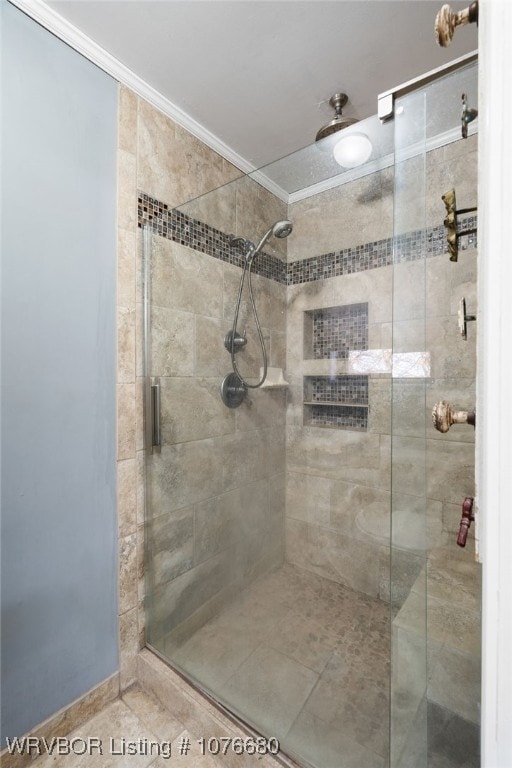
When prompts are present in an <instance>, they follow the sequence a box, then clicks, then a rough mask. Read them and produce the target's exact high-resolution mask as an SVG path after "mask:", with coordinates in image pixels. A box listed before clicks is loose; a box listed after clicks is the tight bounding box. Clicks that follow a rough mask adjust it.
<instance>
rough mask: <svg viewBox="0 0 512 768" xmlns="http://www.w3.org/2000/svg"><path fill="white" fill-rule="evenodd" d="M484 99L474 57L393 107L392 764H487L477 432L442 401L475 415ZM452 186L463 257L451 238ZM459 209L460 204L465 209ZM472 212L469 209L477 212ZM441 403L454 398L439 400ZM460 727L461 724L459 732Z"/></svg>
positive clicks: (406, 766) (458, 242) (402, 765)
mask: <svg viewBox="0 0 512 768" xmlns="http://www.w3.org/2000/svg"><path fill="white" fill-rule="evenodd" d="M462 93H465V94H467V99H468V104H469V105H470V106H476V105H477V68H476V64H471V65H469V66H466V67H464V68H462V69H461V70H459V71H457V72H455V73H453V74H450V75H448V76H445V77H443V78H439V79H438V80H436V81H435V82H433V83H431V84H429V85H428V86H426V87H424V88H421V89H418V90H417V91H416V92H414V93H411V94H410V95H408V96H404V97H403V98H401V99H399V100H397V102H396V104H395V118H394V125H395V182H394V275H393V369H392V370H393V376H392V382H393V388H392V429H391V452H392V473H391V474H392V484H391V489H392V511H391V589H390V594H391V614H392V653H391V665H392V669H391V753H390V754H391V765H392V766H400V768H402V767H403V768H408V766H410V765H414V766H425V768H427V766H430V765H434V764H435V765H437V764H438V763H442V764H443V765H444V764H446V765H450V766H451V765H459V764H464V765H468V766H469V765H471V766H475V768H476V766H478V765H479V745H478V729H479V725H478V724H479V701H480V687H479V686H480V566H479V564H478V563H477V562H476V559H475V557H476V555H475V541H474V538H473V533H472V531H471V532H470V535H469V538H468V541H467V544H466V546H465V547H464V548H461V547H459V546H457V534H458V532H459V523H460V519H461V507H462V504H463V502H464V501H465V499H472V498H473V496H474V491H475V489H474V429H473V427H472V426H468V425H467V424H464V425H453V426H452V427H451V428H450V429H449V431H448V432H446V431H445V432H440V431H437V429H436V428H435V427H434V424H433V420H432V410H433V407H434V406H435V405H436V404H438V403H441V402H442V401H444V402H445V403H446V402H448V403H450V404H451V406H452V407H453V408H454V409H455V410H465V411H468V412H471V411H472V410H473V408H474V402H475V376H476V356H475V340H476V328H475V324H474V323H469V324H468V329H467V337H466V339H464V338H463V337H462V336H461V333H460V330H459V317H460V312H461V310H460V305H461V301H462V299H463V298H465V301H466V307H467V314H471V315H473V314H474V313H475V311H476V279H477V252H476V235H475V232H474V230H475V229H476V225H477V220H476V211H475V210H472V209H474V208H476V206H477V158H476V153H477V144H476V138H477V137H476V135H475V133H476V131H475V129H476V127H477V124H476V123H471V124H470V125H469V126H468V128H469V137H468V138H467V139H462V137H461V124H460V113H461V94H462ZM452 194H454V195H455V198H456V208H457V210H458V211H459V214H458V221H457V244H458V251H459V253H458V259H457V260H453V259H450V254H449V253H448V247H447V228H446V226H445V225H444V219H445V217H446V215H447V210H446V206H445V202H444V200H443V197H444V198H445V199H446V200H447V199H448V198H449V197H450V196H451V195H452ZM461 209H462V210H461ZM468 209H469V210H468ZM442 407H443V408H444V407H445V406H442ZM454 734H457V737H456V738H455V736H454Z"/></svg>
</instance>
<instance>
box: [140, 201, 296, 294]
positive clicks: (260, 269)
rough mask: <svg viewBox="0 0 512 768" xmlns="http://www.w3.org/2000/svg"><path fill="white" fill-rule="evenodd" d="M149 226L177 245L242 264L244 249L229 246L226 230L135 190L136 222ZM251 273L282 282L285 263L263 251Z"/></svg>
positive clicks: (284, 277)
mask: <svg viewBox="0 0 512 768" xmlns="http://www.w3.org/2000/svg"><path fill="white" fill-rule="evenodd" d="M143 224H148V225H149V226H151V229H152V231H153V232H154V233H155V234H157V235H160V236H161V237H165V238H167V240H173V241H174V242H176V243H180V244H181V245H186V246H188V247H189V248H193V249H194V250H195V251H200V252H201V253H206V254H208V255H209V256H213V257H214V258H215V259H220V260H221V261H226V262H227V263H228V264H234V265H235V266H237V267H242V266H243V264H244V253H243V250H242V247H241V246H240V245H236V246H232V245H231V243H230V242H229V234H227V233H225V232H222V231H221V230H219V229H215V228H214V227H210V226H209V225H208V224H204V223H203V222H201V221H198V220H197V219H193V218H192V217H191V216H187V215H186V214H184V213H182V212H181V211H178V210H176V209H175V208H173V209H170V208H169V206H168V205H166V204H165V203H162V202H160V201H159V200H155V199H154V198H152V197H149V195H146V194H144V193H142V192H139V196H138V225H139V227H142V226H143ZM252 271H253V273H254V274H256V275H261V276H262V277H268V278H269V279H270V280H276V281H277V282H278V283H283V284H286V263H285V262H284V261H281V259H278V258H276V257H275V256H271V255H270V254H268V253H265V251H263V252H262V253H261V254H260V255H259V256H258V258H257V259H255V261H254V266H253V270H252Z"/></svg>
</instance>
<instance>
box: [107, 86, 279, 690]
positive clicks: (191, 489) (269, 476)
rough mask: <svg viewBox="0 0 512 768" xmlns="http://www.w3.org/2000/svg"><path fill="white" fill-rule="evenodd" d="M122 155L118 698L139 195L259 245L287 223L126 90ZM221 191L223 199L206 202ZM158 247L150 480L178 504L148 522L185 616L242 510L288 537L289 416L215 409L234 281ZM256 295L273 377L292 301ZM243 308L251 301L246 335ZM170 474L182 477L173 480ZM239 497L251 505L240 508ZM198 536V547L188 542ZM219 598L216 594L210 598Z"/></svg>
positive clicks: (179, 249) (135, 606)
mask: <svg viewBox="0 0 512 768" xmlns="http://www.w3.org/2000/svg"><path fill="white" fill-rule="evenodd" d="M118 156H119V161H118V162H119V165H118V292H117V305H118V489H119V490H118V511H119V512H118V514H119V622H120V660H121V661H120V672H121V688H122V689H123V688H126V687H127V686H129V685H130V684H131V683H132V682H133V681H134V680H135V679H136V655H137V652H138V650H139V649H140V648H141V647H143V645H144V643H145V625H144V621H145V620H144V599H145V579H144V506H145V488H144V474H145V473H144V462H145V458H144V449H143V448H144V444H143V431H142V430H143V418H142V415H143V363H142V280H141V239H140V234H139V232H138V230H137V190H142V191H144V192H145V193H147V194H149V195H150V196H152V197H155V198H157V199H159V200H161V201H163V202H165V203H167V204H168V205H169V207H172V206H176V205H178V204H181V203H184V202H186V201H188V200H193V201H194V202H193V203H191V204H189V206H188V207H187V213H188V214H189V215H194V212H195V213H196V214H197V217H198V218H200V219H201V220H202V221H206V222H207V223H211V224H213V225H214V226H216V227H218V228H221V229H224V231H228V232H231V231H232V232H236V233H237V234H241V235H243V236H244V237H249V238H251V239H254V240H256V239H258V238H259V237H261V235H262V234H263V233H264V231H265V230H266V229H267V228H268V227H269V226H270V224H272V223H273V221H275V220H277V219H280V218H283V217H284V215H285V213H286V206H285V204H284V203H282V202H281V201H279V200H277V199H276V198H275V197H274V196H273V195H271V194H270V193H268V192H267V191H266V190H264V189H262V188H261V187H260V186H259V185H257V184H256V183H255V182H252V181H251V180H249V179H246V178H245V177H243V174H241V172H240V171H239V170H238V169H237V168H235V167H234V166H233V165H231V164H230V163H229V162H227V161H226V160H225V159H223V158H222V157H220V155H218V154H217V153H215V152H214V151H212V150H211V149H209V148H208V147H206V146H205V145H204V144H202V142H200V141H199V140H198V139H196V138H195V137H193V136H191V135H190V134H189V133H188V132H187V131H185V130H184V129H182V128H181V127H180V126H178V125H176V124H175V123H174V122H173V121H172V120H170V119H169V118H167V117H166V116H164V115H163V114H162V113H160V112H158V110H156V109H154V108H153V107H152V106H151V105H149V104H148V103H147V102H145V101H144V100H142V99H140V98H138V97H137V96H136V95H135V94H134V93H132V92H131V91H130V90H129V89H127V88H125V87H121V88H120V91H119V155H118ZM237 180H239V181H237ZM229 182H231V183H229ZM217 188H220V189H219V192H218V193H213V194H210V195H208V196H207V197H206V198H204V197H201V196H202V195H205V193H208V192H212V191H213V190H215V189H217ZM156 242H157V246H156V261H155V267H154V268H155V269H156V270H157V272H158V275H157V276H156V277H157V279H154V281H153V285H154V297H153V298H154V303H155V312H154V316H153V317H154V334H153V335H154V339H155V340H156V341H155V343H154V345H153V359H154V363H155V366H156V370H157V371H158V373H159V374H161V375H162V376H164V380H163V409H164V414H166V415H167V416H168V417H169V418H168V420H167V419H165V418H164V424H166V425H168V427H167V426H166V427H165V428H164V442H165V443H166V445H165V447H164V449H163V450H162V454H161V455H160V456H157V457H156V461H155V465H156V469H155V473H154V474H155V475H158V474H159V472H160V480H161V487H164V488H166V489H169V486H172V487H171V488H170V490H171V491H172V493H170V494H168V496H167V497H166V498H167V499H170V501H169V502H168V503H167V501H166V505H167V506H165V505H164V506H161V507H160V508H159V512H160V513H161V514H160V515H159V516H158V517H157V518H155V520H154V521H153V522H152V525H154V526H155V551H154V553H153V554H154V564H155V574H156V576H157V578H158V579H159V583H160V590H161V592H162V593H163V592H165V590H166V589H167V590H169V589H171V586H170V585H172V577H177V578H176V584H175V585H174V586H173V597H172V599H173V600H174V601H176V600H177V601H178V603H179V599H178V598H179V592H178V590H180V591H181V589H186V587H185V582H187V579H188V580H189V581H190V579H191V578H192V576H194V579H192V581H194V583H195V576H196V575H197V574H196V573H195V569H197V570H202V571H204V574H205V580H206V581H208V580H210V581H211V578H212V574H216V575H217V578H221V577H220V575H219V574H220V573H222V572H226V566H225V562H226V561H229V558H226V557H225V555H223V556H221V554H219V551H218V550H223V547H222V546H221V544H220V542H221V541H222V540H223V538H224V530H225V527H226V525H227V519H228V518H230V510H232V509H236V510H237V511H239V510H240V509H241V508H242V507H243V505H244V504H245V508H246V509H249V510H250V509H252V508H253V507H254V503H253V502H254V500H257V499H258V498H259V496H260V495H261V494H263V495H264V496H265V498H266V500H267V501H266V506H263V507H262V509H264V511H265V513H264V516H263V519H262V521H261V525H262V526H264V527H265V530H266V532H267V536H269V535H270V531H271V530H272V526H270V527H269V524H270V522H271V521H272V520H273V519H279V516H281V524H282V518H283V516H284V493H279V486H281V487H284V406H282V407H280V406H279V399H280V398H281V399H282V398H283V394H282V393H278V394H276V393H272V392H261V393H260V392H257V393H254V395H251V398H250V400H251V407H250V408H248V409H245V411H244V413H243V414H241V413H238V412H237V413H236V414H235V413H234V412H230V411H228V410H227V409H226V408H225V407H224V406H223V405H222V404H221V403H220V399H219V398H218V395H217V391H216V390H217V388H218V385H219V383H220V378H221V376H224V375H225V374H226V373H227V372H228V370H229V359H228V353H227V352H226V350H225V349H224V348H223V346H222V340H223V337H224V334H225V332H226V331H227V330H228V328H229V327H230V323H231V322H232V313H233V308H234V295H235V291H236V289H237V285H238V279H239V275H240V270H239V269H237V268H236V267H233V266H231V265H228V264H224V263H221V262H218V261H216V260H215V259H213V258H211V257H210V256H205V255H203V254H200V253H196V252H194V251H192V250H191V249H189V248H185V247H183V246H179V245H176V244H171V243H170V242H169V241H166V240H163V239H161V238H156ZM274 253H275V254H276V255H278V256H281V257H282V258H286V244H285V243H284V244H283V243H281V242H277V241H276V243H275V244H274ZM154 277H155V276H154ZM171 281H172V300H171V296H170V292H169V288H170V282H171ZM254 288H255V293H256V297H257V302H258V306H260V307H261V308H262V309H261V316H262V324H263V326H264V334H265V336H266V340H267V344H268V346H269V349H270V364H271V365H279V366H284V355H285V307H284V298H285V289H284V287H283V286H278V285H277V284H276V283H274V282H272V281H270V280H266V279H265V278H260V277H256V278H255V280H254ZM246 304H247V301H246V300H245V301H244V307H243V310H242V318H241V323H244V317H243V313H244V312H245V311H246ZM244 324H245V325H247V329H248V336H249V340H250V343H249V344H248V345H247V348H246V350H244V355H242V357H244V356H245V358H246V359H245V361H243V362H242V366H244V365H245V366H246V368H243V370H247V371H251V372H252V371H254V370H255V372H256V373H257V372H258V368H259V365H260V363H259V358H258V354H257V350H256V344H255V339H254V332H255V329H254V326H253V323H252V322H251V321H250V320H249V319H247V321H246V322H245V323H244ZM242 327H243V326H242ZM169 336H170V337H171V338H172V343H171V344H170V343H169ZM158 342H160V343H158ZM255 365H256V366H257V367H256V369H254V366H255ZM176 400H179V402H180V407H179V408H178V409H177V408H175V407H174V406H175V403H176ZM241 459H244V461H241ZM165 460H167V462H168V463H167V464H165ZM170 467H172V468H173V472H174V475H170V474H169V471H168V470H169V468H170ZM156 487H157V486H156V485H155V488H153V489H152V492H153V496H154V497H156V496H157V494H158V493H160V486H158V488H159V490H158V491H157V490H156ZM249 487H250V489H251V492H250V493H248V492H247V488H249ZM244 493H245V494H246V496H247V495H248V498H247V499H241V498H240V494H242V495H243V494H244ZM260 501H261V499H260ZM241 505H242V506H241ZM202 522H206V523H207V525H204V526H203V525H202ZM252 525H253V520H252V519H251V516H250V514H248V513H247V514H246V515H245V518H244V519H243V520H239V523H238V526H237V534H238V535H240V534H241V532H243V530H244V526H246V527H247V526H248V529H247V535H248V536H249V535H251V533H253V532H252V530H251V526H252ZM157 528H158V530H156V529H157ZM194 530H195V531H197V535H195V536H194V535H193V536H192V539H191V536H190V534H191V531H194ZM273 532H274V534H275V530H274V531H273ZM274 539H275V535H274ZM239 550H240V551H241V552H242V555H240V554H239V557H242V558H243V557H245V562H246V566H247V568H249V567H252V568H255V567H256V563H255V562H251V559H250V558H249V559H247V557H246V556H247V551H245V555H244V550H243V548H242V549H241V548H240V547H239ZM223 563H224V565H223ZM248 563H249V565H248ZM260 566H261V567H263V563H261V562H260ZM187 569H188V570H187ZM223 569H224V570H223ZM169 579H171V580H169ZM180 579H181V583H178V582H179V580H180ZM214 581H215V579H214ZM187 583H188V582H187ZM177 595H178V597H177ZM214 596H215V590H213V592H212V593H211V594H209V595H208V597H210V598H211V597H214ZM166 599H167V598H166ZM198 599H199V603H198V602H197V601H198ZM194 600H195V602H194ZM194 600H191V601H190V603H189V606H188V608H183V607H182V608H181V609H179V610H181V611H182V614H179V611H178V614H176V616H178V615H181V617H182V619H185V618H187V616H188V615H189V613H190V607H191V606H192V605H195V607H196V608H197V607H198V605H199V604H200V602H201V598H198V597H197V595H196V596H195V597H194ZM176 616H175V617H174V618H175V619H176Z"/></svg>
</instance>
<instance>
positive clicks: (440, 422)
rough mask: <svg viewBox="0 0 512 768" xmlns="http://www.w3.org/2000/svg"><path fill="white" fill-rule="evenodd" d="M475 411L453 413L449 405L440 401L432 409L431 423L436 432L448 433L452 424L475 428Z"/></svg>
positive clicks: (444, 401)
mask: <svg viewBox="0 0 512 768" xmlns="http://www.w3.org/2000/svg"><path fill="white" fill-rule="evenodd" d="M475 421H476V416H475V411H454V410H453V408H452V407H451V405H450V403H447V402H446V400H440V401H439V403H436V404H435V405H434V407H433V409H432V422H433V424H434V427H435V428H436V429H437V431H438V432H448V430H449V429H450V427H451V426H452V424H471V425H472V426H473V427H474V426H475Z"/></svg>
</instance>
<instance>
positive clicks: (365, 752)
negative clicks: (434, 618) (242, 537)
mask: <svg viewBox="0 0 512 768" xmlns="http://www.w3.org/2000/svg"><path fill="white" fill-rule="evenodd" d="M389 633H390V627H389V606H388V605H386V604H385V603H383V602H382V601H380V600H377V599H373V598H370V597H367V596H365V595H363V594H361V593H360V592H356V591H354V590H351V589H349V588H347V587H343V586H341V585H339V584H336V583H335V582H333V581H330V580H328V579H325V578H322V577H321V576H317V575H315V574H312V573H310V572H307V571H303V570H301V569H298V568H296V567H294V566H291V565H288V564H287V565H284V566H283V567H282V568H280V569H279V570H277V571H274V572H272V573H270V574H268V575H266V576H264V577H262V578H260V579H258V580H257V581H256V582H255V583H254V584H253V585H252V586H251V587H249V588H248V589H246V590H244V592H243V593H241V594H240V596H239V597H238V598H237V599H236V600H234V601H233V602H231V603H230V604H229V606H228V607H227V608H225V609H224V610H223V611H222V612H221V613H220V614H218V615H217V616H216V617H215V618H213V619H211V620H210V621H209V622H207V623H206V624H204V625H203V626H202V627H201V629H199V630H198V631H197V632H195V634H193V635H192V636H191V637H190V638H189V639H188V640H187V641H186V642H184V643H181V644H177V643H175V642H173V640H172V638H169V639H168V641H167V643H166V647H165V654H166V656H167V657H168V658H169V659H170V660H171V661H172V663H173V664H175V665H176V666H177V667H178V668H180V669H182V670H183V671H185V672H186V673H187V674H188V675H189V676H193V677H194V678H195V679H196V680H197V681H200V682H201V683H202V685H203V686H204V687H206V688H209V689H210V690H211V691H214V692H216V693H217V694H218V695H219V696H220V697H221V698H222V699H223V700H224V701H225V702H227V703H228V704H229V707H230V709H232V710H233V711H234V712H236V713H238V714H239V715H240V716H241V718H242V719H244V720H246V721H248V720H251V721H252V724H253V725H254V726H256V727H257V728H258V730H261V731H264V732H265V733H266V734H268V735H274V736H276V737H277V738H278V739H279V740H280V741H281V743H282V745H283V747H284V749H285V751H287V748H288V750H293V751H294V752H296V753H297V754H299V755H302V756H303V757H305V758H306V759H307V760H309V761H310V762H311V763H312V764H313V765H315V766H320V767H321V768H331V766H332V768H339V766H340V756H341V755H342V756H343V762H342V764H343V766H344V768H351V767H352V766H354V768H377V767H379V768H381V766H384V765H386V764H387V756H388V745H389V735H388V729H389V721H388V717H389V714H388V713H389V658H390V648H389V637H390V634H389Z"/></svg>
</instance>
